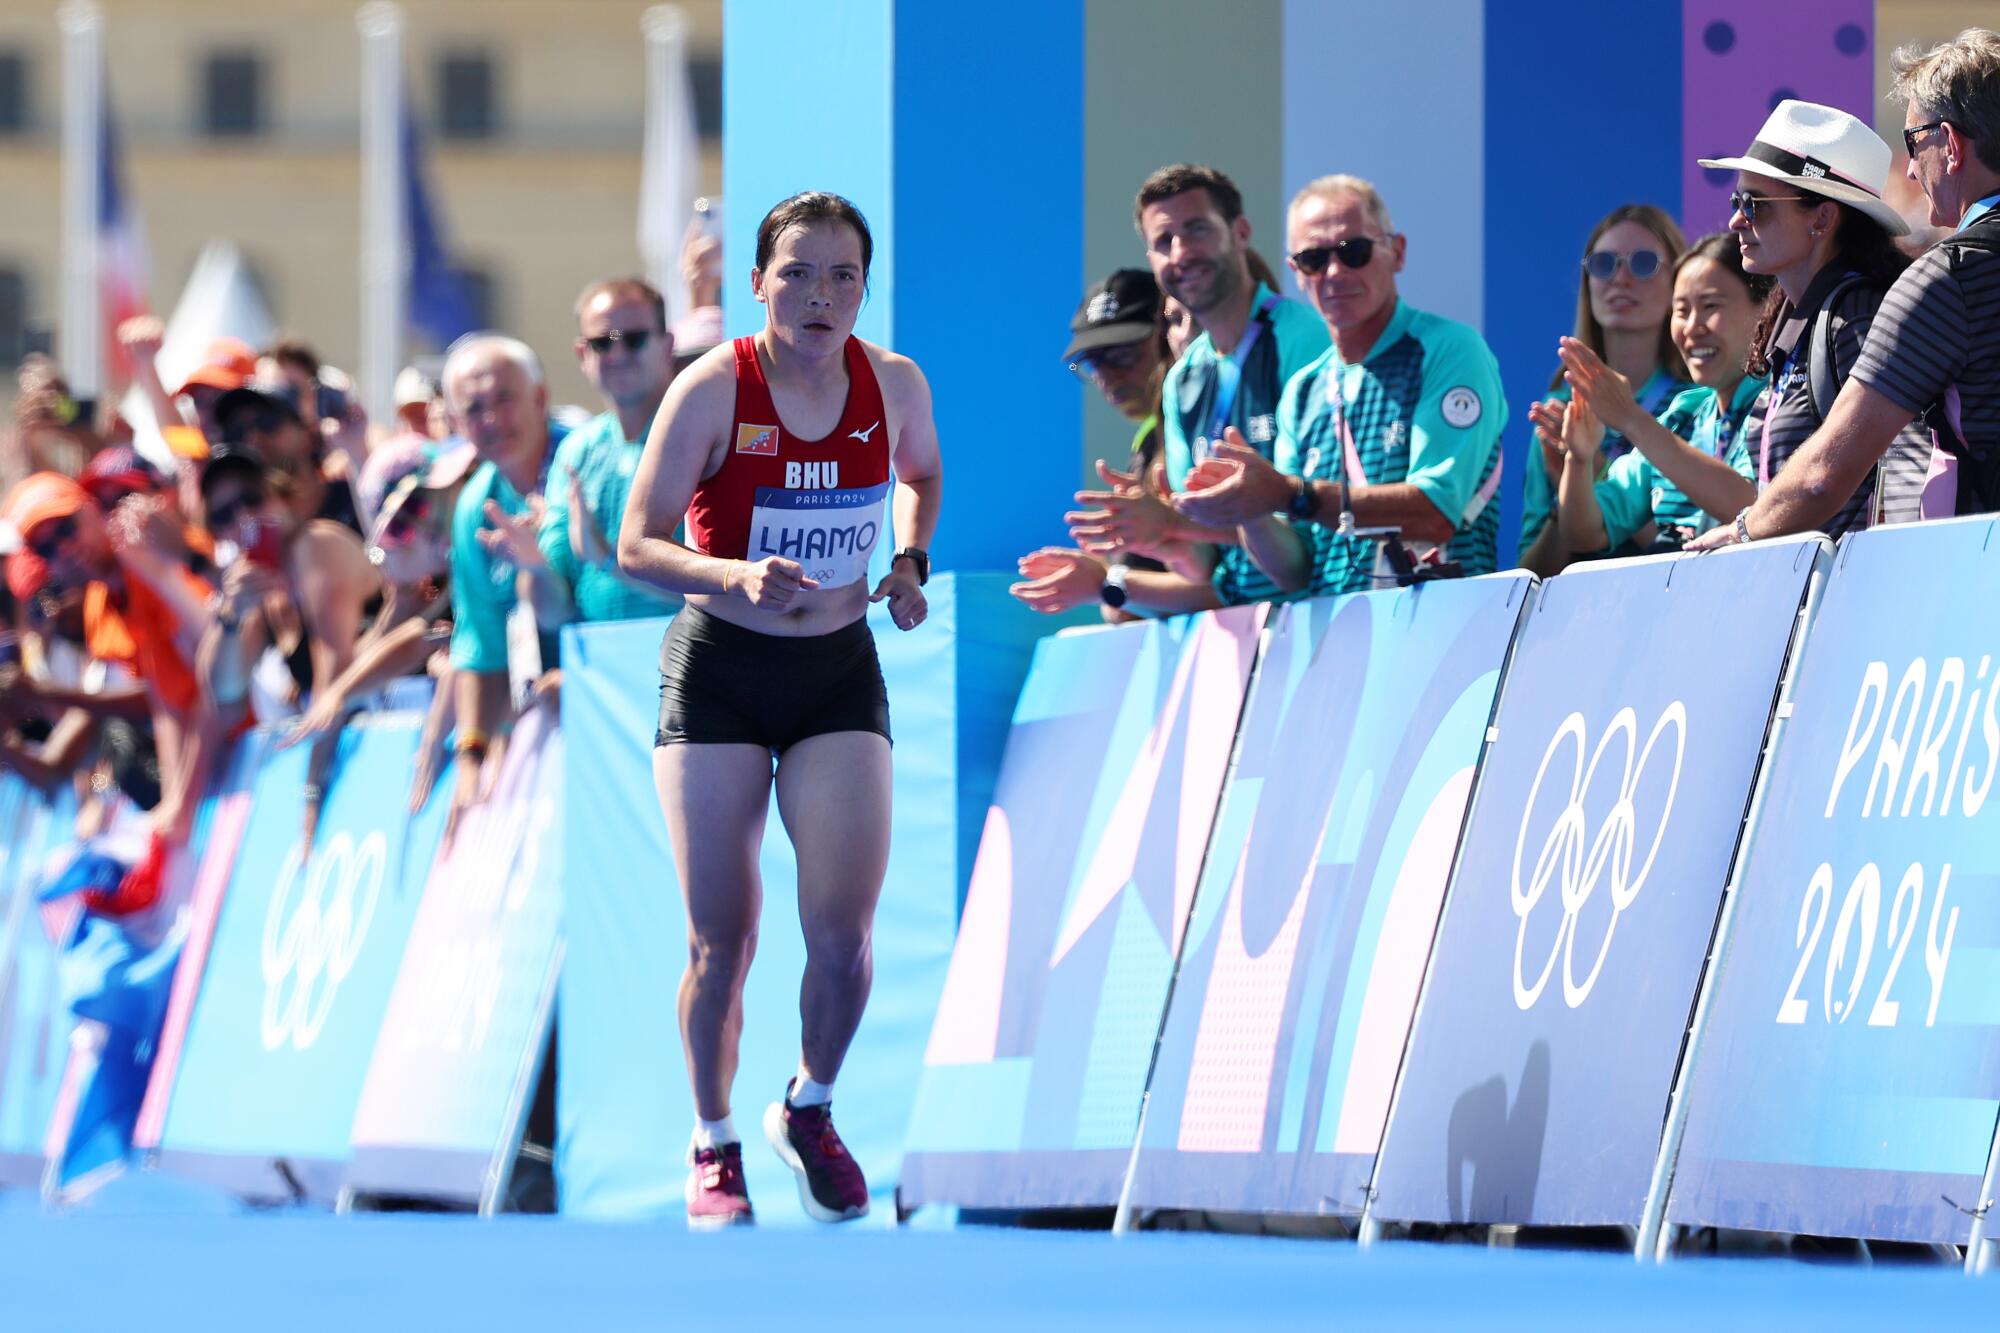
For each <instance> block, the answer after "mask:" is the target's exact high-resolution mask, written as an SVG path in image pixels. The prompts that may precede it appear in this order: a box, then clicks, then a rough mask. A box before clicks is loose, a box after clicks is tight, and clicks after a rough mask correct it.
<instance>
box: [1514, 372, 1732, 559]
mask: <svg viewBox="0 0 2000 1333" xmlns="http://www.w3.org/2000/svg"><path fill="white" fill-rule="evenodd" d="M1700 387H1701V386H1700V385H1699V384H1696V383H1695V382H1694V381H1693V380H1684V379H1680V378H1677V377H1676V376H1673V375H1669V374H1668V373H1667V372H1666V371H1665V370H1656V371H1654V372H1653V373H1652V375H1651V377H1650V378H1648V379H1647V381H1646V382H1645V384H1643V385H1641V386H1640V388H1639V394H1638V397H1639V405H1640V406H1641V407H1643V408H1645V409H1646V415H1647V416H1649V417H1653V418H1656V419H1657V418H1658V417H1659V416H1660V414H1661V413H1663V412H1665V411H1666V410H1667V405H1668V404H1669V403H1671V402H1672V401H1673V400H1674V398H1675V397H1676V396H1678V395H1680V394H1682V393H1685V392H1687V391H1688V390H1689V389H1698V388H1700ZM1569 394H1570V389H1569V383H1568V381H1564V382H1563V383H1561V384H1559V385H1557V386H1556V387H1555V389H1554V390H1553V391H1552V392H1550V394H1549V395H1548V397H1549V398H1551V399H1554V400H1555V401H1556V402H1559V403H1566V402H1568V401H1569ZM1544 401H1546V400H1544ZM1683 438H1685V437H1683ZM1631 450H1632V446H1631V444H1630V443H1628V442H1627V441H1626V439H1625V437H1624V436H1623V435H1620V434H1619V433H1618V432H1617V431H1615V430H1612V429H1610V428H1609V427H1606V428H1605V431H1604V443H1603V444H1602V445H1600V446H1599V452H1600V453H1601V454H1602V456H1603V458H1604V460H1605V462H1607V463H1615V462H1617V461H1618V460H1619V459H1620V458H1623V457H1624V456H1625V455H1626V454H1628V453H1630V452H1631ZM1527 459H1528V463H1527V474H1528V475H1527V477H1526V478H1525V479H1524V480H1523V482H1522V483H1521V547H1520V553H1521V554H1522V555H1526V554H1527V553H1528V548H1529V547H1530V546H1533V545H1534V544H1535V538H1537V537H1539V536H1541V535H1542V529H1543V528H1544V527H1546V526H1547V525H1548V521H1549V519H1550V517H1551V516H1553V515H1554V514H1555V512H1556V488H1555V483H1554V482H1552V481H1550V480H1549V470H1548V468H1546V467H1544V466H1543V465H1542V444H1541V441H1540V440H1539V439H1537V438H1536V437H1535V433H1534V430H1533V428H1532V427H1531V428H1530V429H1529V432H1528V453H1527Z"/></svg>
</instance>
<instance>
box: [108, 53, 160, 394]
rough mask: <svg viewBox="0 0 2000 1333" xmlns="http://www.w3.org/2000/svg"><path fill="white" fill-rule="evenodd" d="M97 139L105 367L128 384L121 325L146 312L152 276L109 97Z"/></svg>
mask: <svg viewBox="0 0 2000 1333" xmlns="http://www.w3.org/2000/svg"><path fill="white" fill-rule="evenodd" d="M102 108H103V109H102V111H101V112H100V114H99V118H98V134H97V257H98V258H97V289H98V298H99V302H100V304H101V308H102V309H103V312H104V346H105V360H104V364H105V365H107V366H110V367H111V368H112V374H111V378H112V380H113V382H115V383H120V384H123V383H129V382H130V381H131V378H132V363H131V359H130V358H129V357H127V356H126V355H125V350H124V348H122V347H120V346H119V345H118V336H117V335H118V326H119V324H121V323H122V322H124V321H125V320H127V319H130V318H131V317H132V316H134V315H143V314H145V313H146V312H147V309H148V306H147V304H146V286H147V280H148V277H149V274H148V272H147V270H148V268H149V264H148V263H147V254H146V238H145V229H144V226H143V225H142V223H141V221H140V219H139V214H138V210H137V209H136V208H128V207H127V205H126V202H125V164H124V161H123V159H122V158H121V156H120V154H119V152H118V129H117V126H116V125H115V124H114V123H113V121H112V115H111V98H110V95H109V94H108V93H107V94H106V95H105V96H104V98H103V102H102Z"/></svg>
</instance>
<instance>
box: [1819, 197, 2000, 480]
mask: <svg viewBox="0 0 2000 1333" xmlns="http://www.w3.org/2000/svg"><path fill="white" fill-rule="evenodd" d="M1992 225H1993V224H1992V223H1988V224H1987V226H1988V227H1991V226H1992ZM1854 378H1855V379H1857V380H1859V381H1861V383H1863V384H1865V385H1867V386H1868V387H1869V388H1871V389H1873V390H1874V391H1875V392H1877V393H1879V394H1881V395H1882V396H1883V397H1884V398H1887V399H1888V400H1889V401H1891V402H1893V403H1894V404H1896V406H1898V407H1900V408H1903V409H1905V410H1906V411H1910V412H1923V411H1925V410H1926V409H1928V408H1929V407H1931V406H1932V405H1933V404H1935V403H1938V402H1940V401H1941V400H1942V399H1943V398H1944V395H1945V390H1947V389H1949V388H1951V387H1953V386H1956V387H1957V389H1958V401H1959V420H1958V427H1959V434H1960V435H1961V436H1962V437H1963V438H1964V440H1965V442H1966V444H1967V445H1968V446H1970V447H1971V448H1972V450H1973V451H1974V452H1981V451H1991V450H1995V449H2000V254H1994V253H1991V252H1989V251H1982V250H1972V249H1963V250H1958V251H1951V250H1946V249H1945V248H1944V247H1943V246H1941V245H1939V246H1933V247H1932V248H1931V249H1930V251H1929V252H1928V253H1926V254H1925V255H1924V256H1923V258H1921V259H1919V260H1917V262H1916V263H1914V264H1912V265H1910V267H1909V268H1907V269H1905V270H1904V272H1903V276H1902V277H1900V278H1898V279H1896V285H1895V286H1893V287H1891V288H1890V289H1889V292H1888V294H1887V295H1886V296H1884V297H1883V298H1882V308H1881V310H1880V311H1878V312H1877V313H1876V316H1875V323H1874V326H1873V327H1872V328H1871V329H1870V330H1869V333H1868V341H1867V343H1866V345H1865V346H1863V347H1862V349H1861V359H1860V360H1859V361H1857V362H1855V365H1854Z"/></svg>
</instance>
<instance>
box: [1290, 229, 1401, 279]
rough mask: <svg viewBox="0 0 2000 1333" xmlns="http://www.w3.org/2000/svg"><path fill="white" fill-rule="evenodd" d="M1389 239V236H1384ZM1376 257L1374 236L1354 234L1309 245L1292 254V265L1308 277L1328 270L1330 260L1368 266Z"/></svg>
mask: <svg viewBox="0 0 2000 1333" xmlns="http://www.w3.org/2000/svg"><path fill="white" fill-rule="evenodd" d="M1383 239H1384V240H1387V239H1388V238H1387V237H1384V238H1383ZM1374 257H1375V238H1374V237H1373V236H1353V237H1349V238H1348V239H1347V240H1344V241H1335V242H1334V243H1333V244H1332V245H1309V246H1307V247H1306V248H1305V249H1303V250H1300V251H1299V252H1298V253H1296V254H1294V255H1293V256H1292V267H1293V268H1296V269H1297V270H1298V271H1299V272H1301V273H1303V274H1305V275H1306V276H1307V277H1308V278H1317V277H1318V276H1319V275H1320V274H1322V273H1324V272H1326V266H1327V264H1328V262H1329V261H1331V260H1335V259H1338V260H1339V261H1340V266H1341V267H1342V268H1367V267H1368V261H1369V260H1371V259H1373V258H1374Z"/></svg>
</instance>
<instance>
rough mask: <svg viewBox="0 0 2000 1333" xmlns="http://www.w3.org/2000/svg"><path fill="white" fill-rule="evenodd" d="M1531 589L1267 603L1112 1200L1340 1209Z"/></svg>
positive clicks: (1376, 1124)
mask: <svg viewBox="0 0 2000 1333" xmlns="http://www.w3.org/2000/svg"><path fill="white" fill-rule="evenodd" d="M1534 586H1535V583H1534V580H1533V579H1532V578H1531V577H1530V576H1528V575H1526V574H1508V575H1495V576H1492V577H1489V578H1482V579H1468V580H1463V581H1452V582H1444V583H1434V584H1429V585H1424V586H1419V587H1416V588H1410V589H1404V590H1401V591H1384V592H1371V593H1364V594H1361V595H1359V596H1354V597H1343V598H1336V599H1329V600H1321V601H1311V602H1298V603H1294V604H1292V605H1290V606H1286V607H1283V608H1281V609H1280V610H1279V611H1278V612H1277V614H1276V623H1275V624H1274V625H1273V627H1272V629H1271V632H1270V634H1269V635H1268V636H1267V639H1266V643H1265V647H1264V651H1263V653H1262V654H1261V655H1260V656H1259V658H1258V662H1257V678H1256V682H1255V684H1253V685H1252V687H1251V691H1250V698H1249V702H1248V703H1247V704H1246V705H1245V709H1244V716H1243V724H1242V728H1241V732H1240V734H1239V736H1238V739H1237V749H1236V762H1235V766H1234V768H1233V770H1232V772H1231V776H1230V779H1229V786H1228V790H1227V792H1226V794H1225V795H1224V797H1223V805H1222V812H1221V814H1220V815H1219V816H1218V817H1217V819H1216V828H1215V835H1214V838H1213V840H1212V841H1211V842H1210V844H1209V850H1208V859H1207V864H1206V868H1205V869H1204V870H1203V873H1202V879H1201V888H1200V890H1199V891H1198V892H1197V894H1196V896H1195V905H1194V919H1193V922H1192V924H1191V925H1190V926H1189V928H1188V945H1187V948H1186V949H1185V950H1184V952H1183V955H1182V960H1181V966H1180V972H1179V975H1178V977H1177V978H1176V980H1175V982H1174V990H1173V999H1172V1002H1171V1004H1170V1006H1169V1008H1168V1013H1167V1023H1166V1027H1165V1030H1164V1032H1163V1033H1162V1037H1161V1045H1160V1052H1159V1056H1158V1059H1157V1061H1156V1063H1155V1068H1154V1074H1153V1080H1152V1083H1151V1085H1150V1087H1149V1089H1148V1094H1147V1103H1146V1120H1145V1134H1144V1138H1143V1142H1142V1145H1141V1150H1140V1153H1139V1158H1138V1163H1137V1168H1136V1174H1135V1175H1134V1177H1133V1185H1132V1202H1133V1203H1134V1204H1135V1205H1137V1206H1140V1207H1147V1208H1161V1207H1165V1208H1209V1209H1218V1210H1225V1211H1231V1212H1291V1213H1325V1212H1338V1213H1349V1214H1355V1215H1358V1214H1359V1213H1360V1212H1361V1209H1362V1204H1363V1202H1364V1200H1365V1197H1366V1191H1367V1187H1368V1182H1369V1179H1370V1177H1371V1176H1372V1175H1373V1174H1374V1166H1375V1154H1376V1150H1377V1148H1378V1147H1379V1146H1380V1145H1381V1141H1382V1129H1383V1125H1384V1122H1385V1121H1386V1120H1387V1118H1388V1113H1389V1099H1390V1094H1391V1092H1392V1090H1393V1089H1394V1087H1395V1081H1396V1073H1397V1070H1398V1069H1400V1068H1401V1065H1402V1056H1403V1046H1404V1043H1405V1041H1406V1040H1407V1038H1408V1036H1409V1030H1410V1019H1411V1016H1412V1014H1413V1013H1414V1011H1415V1008H1416V1001H1417V992H1418V988H1419V987H1420V986H1421V984H1422V982H1423V976H1424V966H1425V964H1426V962H1427V961H1428V960H1429V958H1430V948H1431V939H1432V936H1433V934H1434V932H1435V931H1436V928H1437V921H1438V908H1439V904H1440V903H1441V902H1442V900H1443V898H1444V891H1445V883H1446V880H1447V878H1448V876H1449V874H1450V871H1451V861H1452V854H1453V852H1454V851H1455V850H1456V848H1457V845H1458V835H1459V829H1460V826H1461V825H1462V824H1463V822H1464V819H1465V811H1466V805H1467V801H1468V799H1469V798H1470V796H1471V794H1472V784H1473V774H1474V769H1475V767H1476V766H1477V764H1478V762H1479V756H1480V752H1481V751H1482V750H1483V749H1484V747H1485V741H1486V728H1487V724H1488V722H1489V721H1490V720H1491V717H1492V712H1493V704H1494V698H1495V696H1496V694H1497V693H1498V692H1499V686H1500V673H1501V668H1502V667H1503V665H1504V664H1505V663H1506V660H1507V650H1508V646H1509V645H1510V644H1511V643H1512V642H1513V639H1514V631H1515V628H1516V626H1517V625H1518V623H1519V622H1520V619H1521V616H1522V614H1523V610H1524V606H1525V603H1526V601H1527V599H1528V598H1529V597H1530V596H1531V595H1532V589H1533V588H1534Z"/></svg>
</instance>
